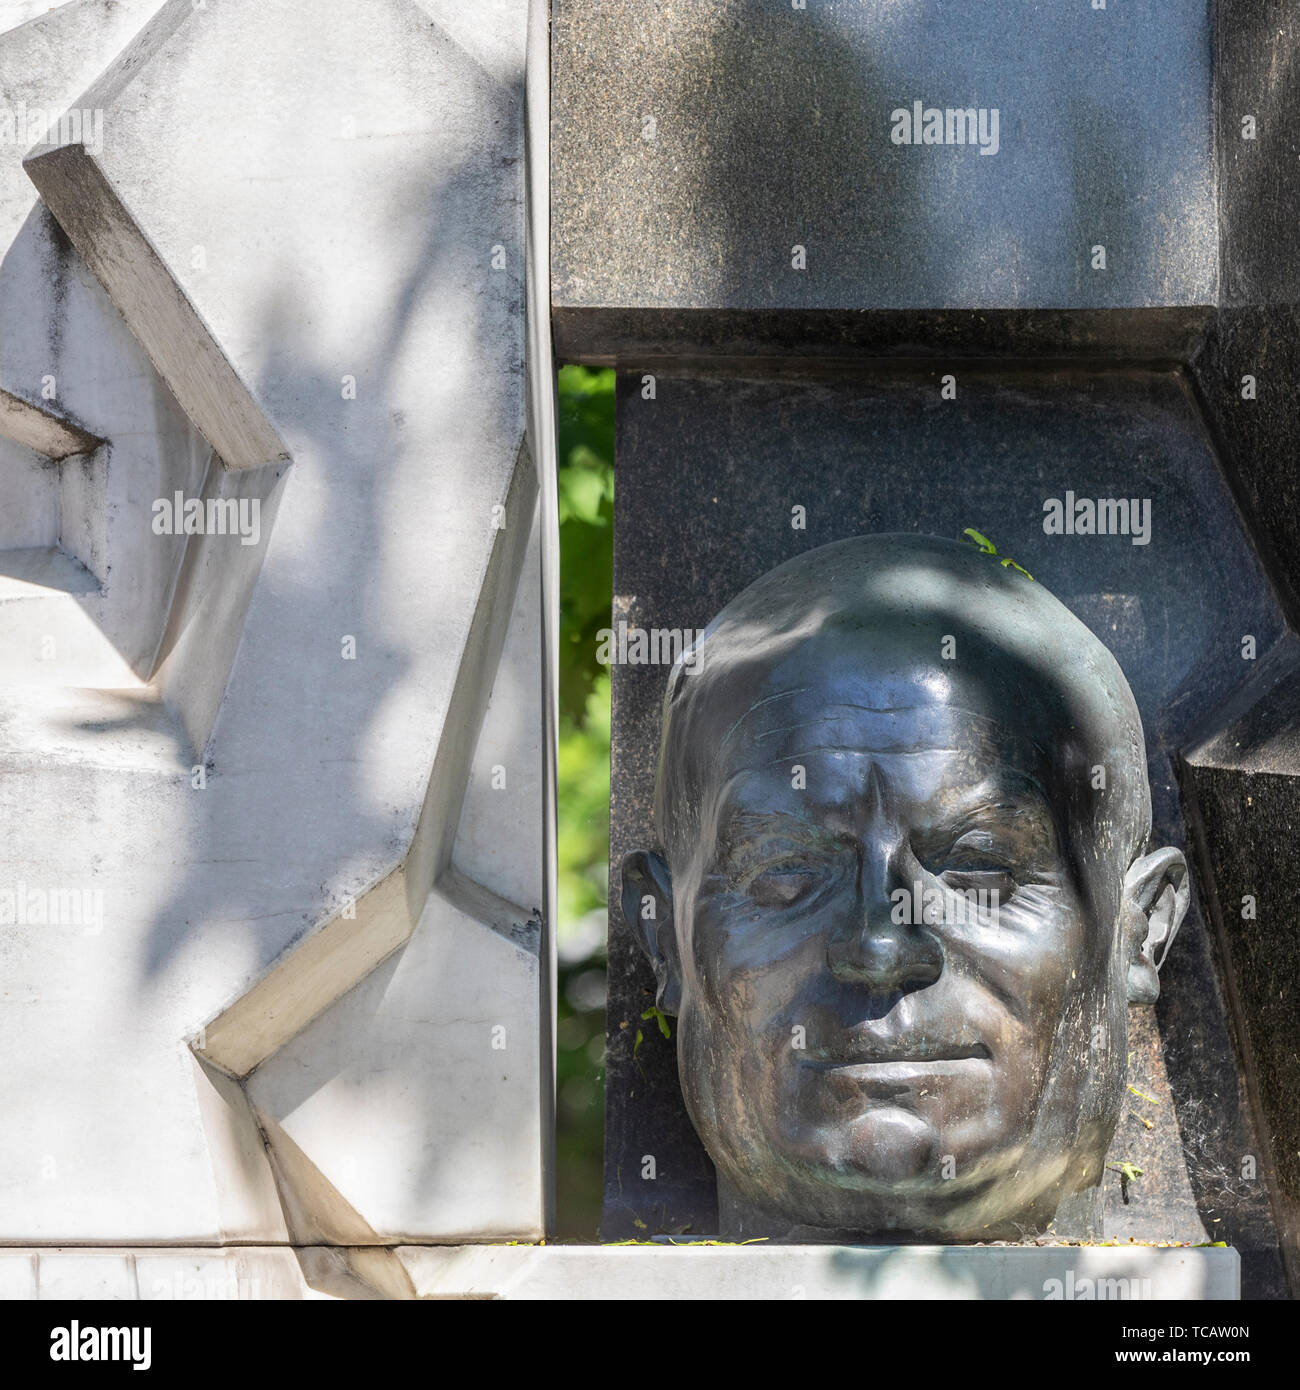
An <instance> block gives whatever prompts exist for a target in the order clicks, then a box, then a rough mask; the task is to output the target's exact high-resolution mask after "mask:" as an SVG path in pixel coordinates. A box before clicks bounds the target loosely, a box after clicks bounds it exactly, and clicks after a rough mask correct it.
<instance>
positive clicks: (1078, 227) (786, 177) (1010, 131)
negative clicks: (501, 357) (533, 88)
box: [551, 0, 1218, 355]
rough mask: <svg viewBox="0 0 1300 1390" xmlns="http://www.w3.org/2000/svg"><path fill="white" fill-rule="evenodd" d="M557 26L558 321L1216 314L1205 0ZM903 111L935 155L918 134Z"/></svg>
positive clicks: (572, 13) (594, 2) (819, 7)
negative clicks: (727, 312)
mask: <svg viewBox="0 0 1300 1390" xmlns="http://www.w3.org/2000/svg"><path fill="white" fill-rule="evenodd" d="M552 23H553V29H552V33H553V49H552V233H551V255H552V296H553V301H554V304H555V306H556V308H557V309H573V310H579V309H609V308H615V309H633V308H707V309H751V310H777V309H797V310H825V309H942V308H966V309H1011V308H1032V309H1044V308H1066V309H1097V308H1108V307H1109V308H1113V307H1133V306H1143V305H1151V306H1178V305H1200V304H1211V303H1214V302H1216V300H1217V282H1218V228H1217V218H1216V211H1215V202H1214V169H1213V151H1212V143H1213V117H1212V107H1211V53H1212V30H1211V24H1210V6H1209V4H1208V3H1206V0H1199V2H1198V3H1180V4H1177V5H1170V4H1168V3H1165V0H1122V3H1112V4H1111V5H1109V6H1108V7H1107V8H1106V9H1104V10H1099V9H1094V8H1092V6H1091V5H1090V4H1088V3H1086V0H1075V3H1069V4H1065V3H1061V2H1060V0H1015V3H1012V4H1008V3H992V0H990V3H985V4H978V5H977V4H953V3H948V0H902V2H900V0H811V3H809V4H808V5H807V6H806V8H804V9H795V8H794V7H793V6H792V5H791V4H790V3H789V0H711V3H708V4H702V3H699V0H555V3H554V5H553V21H552ZM915 103H920V108H921V112H922V117H923V119H922V121H921V136H922V138H929V136H941V137H942V143H912V142H911V136H912V134H913V133H914V131H913V130H905V129H904V126H905V125H910V124H911V123H912V122H913V115H914V111H915V105H914V104H915ZM950 110H951V111H952V112H954V113H963V112H967V111H970V112H972V113H974V114H975V116H976V125H975V129H974V132H973V134H974V141H973V142H972V140H971V139H970V138H968V128H967V122H966V119H965V117H964V116H961V115H960V114H955V115H954V117H953V119H952V120H951V121H950V120H949V117H948V112H949V111H950ZM931 111H933V112H937V113H939V116H940V117H941V120H940V121H939V122H938V124H936V123H935V121H934V119H933V118H931V117H930V116H929V115H928V113H929V112H931ZM995 112H996V113H997V115H996V131H997V138H996V140H994V138H993V133H994V126H995V118H994V113H995ZM981 113H983V114H982V115H981ZM981 121H983V125H982V126H981V125H980V122H981ZM940 127H941V129H940ZM896 134H897V135H898V136H899V137H900V139H901V137H902V136H903V135H904V134H906V135H907V136H908V142H907V143H901V142H899V141H896V139H895V135H896ZM959 137H960V141H961V142H960V143H959V142H958V138H959ZM1098 246H1102V247H1104V248H1105V267H1104V268H1099V267H1098V266H1096V265H1095V264H1094V262H1095V260H1096V257H1095V256H1094V250H1093V248H1094V247H1098ZM798 248H802V252H803V257H802V264H801V263H800V253H799V249H798ZM575 336H576V338H577V341H576V343H575V342H574V341H573V340H574V337H575ZM570 341H571V349H570V350H573V349H574V348H575V347H576V348H577V349H578V350H579V355H580V352H581V349H582V347H583V344H582V342H581V335H580V334H577V335H574V334H572V333H571V334H570Z"/></svg>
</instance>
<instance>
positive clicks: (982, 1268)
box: [0, 1242, 1241, 1302]
mask: <svg viewBox="0 0 1300 1390" xmlns="http://www.w3.org/2000/svg"><path fill="white" fill-rule="evenodd" d="M1240 1296H1241V1261H1240V1259H1239V1257H1238V1255H1237V1252H1236V1251H1235V1250H1230V1249H1227V1248H1224V1247H1211V1246H1196V1247H1189V1246H1183V1247H1176V1248H1157V1247H1153V1246H1140V1245H1120V1246H973V1245H971V1246H960V1245H947V1246H944V1245H913V1246H851V1245H759V1244H755V1245H704V1244H699V1243H690V1242H687V1243H684V1244H680V1245H660V1244H649V1245H545V1246H543V1245H401V1246H388V1247H381V1246H372V1247H365V1248H362V1247H356V1248H349V1247H339V1246H287V1245H279V1246H276V1245H264V1246H227V1247H224V1248H214V1247H207V1248H204V1247H193V1248H178V1247H163V1246H115V1247H91V1246H82V1247H67V1246H64V1247H57V1246H26V1247H12V1246H10V1247H7V1248H2V1249H0V1299H18V1300H46V1299H111V1300H116V1301H131V1302H134V1301H145V1302H148V1301H154V1300H176V1299H185V1300H260V1301H265V1300H279V1299H318V1298H325V1297H341V1298H387V1299H410V1298H417V1299H418V1298H427V1299H484V1298H486V1299H498V1298H500V1299H551V1298H556V1299H560V1298H562V1299H571V1298H578V1299H708V1300H714V1299H733V1298H743V1299H797V1298H813V1299H818V1298H821V1299H836V1300H839V1299H880V1300H891V1299H894V1300H896V1299H960V1300H976V1301H978V1300H1002V1299H1022V1300H1042V1301H1047V1302H1053V1301H1071V1302H1088V1301H1101V1302H1105V1301H1115V1300H1120V1301H1135V1302H1150V1301H1154V1300H1168V1299H1185V1300H1203V1299H1237V1298H1240Z"/></svg>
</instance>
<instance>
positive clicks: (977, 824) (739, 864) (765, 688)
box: [623, 535, 1188, 1240]
mask: <svg viewBox="0 0 1300 1390" xmlns="http://www.w3.org/2000/svg"><path fill="white" fill-rule="evenodd" d="M655 820H656V834H657V837H658V844H657V845H656V846H655V847H653V848H646V849H644V850H640V851H637V852H634V853H632V854H630V855H629V856H628V857H627V859H626V860H625V862H624V865H623V885H624V887H623V910H624V913H625V916H626V918H627V920H628V923H629V925H630V926H631V927H632V928H633V930H634V932H635V933H636V934H637V936H638V938H639V940H640V941H641V942H642V943H643V944H644V946H645V949H646V951H647V953H648V955H649V957H650V959H651V961H652V963H653V965H654V968H655V972H656V977H657V980H658V986H659V1002H660V1007H662V1008H663V1009H664V1011H665V1012H667V1013H670V1014H676V1015H677V1018H678V1026H677V1030H676V1037H677V1048H678V1060H679V1066H680V1073H681V1077H682V1086H683V1091H684V1094H685V1099H686V1103H687V1107H688V1109H689V1111H690V1114H691V1117H692V1120H693V1121H694V1124H695V1126H696V1129H697V1130H698V1132H699V1134H700V1136H701V1138H702V1139H703V1141H704V1144H705V1146H706V1147H707V1149H708V1151H709V1153H710V1155H711V1156H712V1158H713V1160H714V1162H715V1164H716V1166H717V1169H718V1176H719V1188H720V1195H721V1196H722V1198H723V1200H722V1203H721V1207H722V1212H723V1220H724V1224H725V1226H726V1227H727V1231H726V1233H727V1234H731V1235H752V1234H769V1235H774V1236H778V1237H781V1236H785V1237H789V1238H810V1237H813V1238H815V1237H818V1236H824V1237H828V1238H829V1237H834V1238H839V1239H843V1238H845V1237H846V1236H862V1237H868V1236H884V1237H885V1238H891V1239H900V1238H916V1239H940V1240H987V1239H993V1238H1008V1237H1009V1238H1015V1237H1016V1236H1017V1235H1023V1234H1028V1233H1031V1232H1037V1231H1041V1230H1043V1229H1045V1228H1047V1226H1048V1225H1049V1223H1050V1222H1051V1221H1052V1219H1053V1217H1054V1215H1055V1214H1056V1213H1057V1211H1058V1208H1060V1209H1064V1208H1065V1207H1066V1206H1068V1205H1070V1204H1071V1203H1073V1204H1077V1203H1078V1202H1079V1201H1080V1195H1079V1194H1083V1198H1084V1199H1085V1200H1086V1194H1088V1192H1089V1191H1090V1190H1091V1189H1093V1188H1095V1185H1096V1184H1097V1182H1098V1180H1099V1178H1100V1176H1101V1172H1102V1168H1103V1164H1104V1161H1105V1154H1106V1149H1107V1145H1108V1143H1109V1141H1110V1138H1111V1135H1112V1134H1113V1132H1114V1128H1115V1123H1116V1119H1117V1115H1118V1112H1119V1106H1120V1098H1121V1094H1122V1091H1123V1087H1124V1077H1125V1055H1126V1038H1127V1028H1126V1008H1127V1005H1128V1004H1129V1003H1130V1002H1137V1003H1149V1002H1151V1001H1152V1000H1154V999H1155V997H1156V995H1157V993H1158V988H1159V986H1158V980H1157V969H1158V966H1159V964H1160V963H1161V961H1162V960H1163V957H1164V953H1165V952H1166V951H1167V949H1168V946H1169V943H1170V942H1171V940H1172V938H1173V936H1174V933H1175V932H1176V930H1177V928H1178V924H1179V922H1180V921H1181V919H1182V916H1183V913H1184V911H1185V910H1186V906H1187V894H1188V884H1187V869H1186V864H1185V861H1184V859H1183V855H1182V854H1181V853H1180V852H1179V851H1178V850H1177V849H1173V848H1157V849H1154V850H1151V849H1149V848H1148V845H1147V839H1148V836H1149V834H1150V829H1151V801H1150V790H1149V787H1148V783H1147V771H1146V752H1145V747H1144V742H1143V735H1142V727H1141V722H1140V719H1139V717H1138V712H1137V708H1136V706H1135V704H1134V702H1133V697H1132V695H1131V693H1130V691H1129V688H1128V685H1127V683H1126V681H1125V679H1124V676H1123V673H1122V672H1121V671H1120V669H1119V666H1118V665H1117V664H1116V662H1115V660H1114V658H1113V657H1112V656H1111V655H1110V653H1109V652H1108V651H1107V650H1106V648H1105V647H1104V646H1103V645H1102V644H1101V643H1100V642H1099V641H1098V640H1097V638H1096V637H1094V636H1093V635H1092V633H1091V632H1090V631H1089V630H1088V629H1087V628H1086V627H1085V626H1084V625H1083V624H1082V623H1081V622H1079V621H1078V619H1076V618H1075V617H1074V616H1073V615H1072V614H1071V613H1070V612H1069V610H1068V609H1066V608H1065V607H1064V606H1063V605H1062V604H1061V603H1059V602H1058V601H1057V600H1056V599H1055V598H1053V597H1052V595H1051V594H1050V593H1049V592H1048V591H1047V590H1046V589H1045V588H1044V587H1043V586H1042V584H1041V583H1036V582H1034V581H1033V580H1031V579H1029V578H1028V577H1026V576H1025V575H1024V574H1022V573H1018V572H1016V571H1015V570H1014V569H1010V568H1007V567H1004V566H1003V565H1001V564H1000V563H999V561H998V559H997V558H996V557H994V556H991V555H987V554H983V553H981V552H980V551H978V550H976V549H974V548H973V547H970V546H966V545H962V544H959V543H956V542H952V541H946V540H939V539H934V538H929V537H920V536H911V535H876V536H865V537H859V538H856V539H853V540H849V541H843V542H839V543H836V544H833V545H828V546H824V547H822V548H821V549H818V550H813V551H810V552H808V553H807V554H805V555H802V556H800V557H798V558H797V559H795V560H792V561H790V562H788V563H787V564H784V565H782V566H780V567H779V568H777V569H775V570H772V571H770V572H769V573H768V574H766V575H764V576H763V577H762V578H761V579H759V580H758V581H757V582H756V583H754V584H752V585H751V586H750V587H749V588H748V589H746V590H745V591H744V592H743V593H742V594H741V595H740V596H739V597H738V598H736V599H735V600H734V601H733V602H732V603H730V604H729V605H728V606H727V607H726V608H725V609H724V610H723V611H722V613H720V614H719V615H718V616H717V618H715V619H714V621H713V622H712V623H711V624H710V626H709V628H708V629H707V631H706V633H705V635H704V636H703V638H702V639H701V640H700V642H699V643H698V645H697V648H696V650H695V651H694V653H692V654H691V656H690V659H689V660H685V661H682V662H679V663H678V665H677V666H676V667H675V668H674V670H673V672H672V675H671V678H670V680H669V683H668V690H667V694H666V697H665V703H664V718H663V737H662V745H661V750H660V764H659V774H658V781H657V786H656V795H655Z"/></svg>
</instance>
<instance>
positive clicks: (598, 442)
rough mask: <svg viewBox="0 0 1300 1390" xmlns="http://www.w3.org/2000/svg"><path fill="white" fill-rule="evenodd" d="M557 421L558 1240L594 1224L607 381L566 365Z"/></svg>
mask: <svg viewBox="0 0 1300 1390" xmlns="http://www.w3.org/2000/svg"><path fill="white" fill-rule="evenodd" d="M559 406H560V410H559V424H560V472H559V494H560V746H559V751H558V769H557V770H558V782H559V785H558V789H557V793H558V797H557V799H558V803H559V805H558V810H559V842H558V845H557V856H558V859H559V883H558V890H559V892H558V896H559V922H558V924H557V936H558V943H559V947H560V957H561V959H560V966H559V971H558V979H557V982H556V983H557V986H558V995H559V998H558V1008H557V1032H556V1093H557V1101H558V1103H557V1112H556V1141H557V1159H558V1178H557V1189H558V1191H557V1198H558V1202H557V1206H558V1213H557V1234H558V1235H560V1236H561V1237H569V1238H574V1237H577V1238H582V1239H586V1240H592V1239H594V1238H595V1236H596V1229H597V1223H598V1221H599V1218H600V1192H601V1152H602V1146H603V1142H604V1114H605V1107H604V1085H605V1078H604V1042H605V1013H604V1009H603V1008H601V1007H600V1005H599V1002H597V1001H596V1000H594V999H593V989H592V984H593V981H597V982H598V981H599V978H600V976H601V975H602V973H603V970H604V963H605V932H604V915H605V900H606V896H607V883H608V878H609V864H608V859H609V714H610V682H609V672H608V670H606V669H603V668H602V667H601V666H600V665H599V663H598V662H597V661H596V651H597V647H598V633H599V632H600V629H601V628H604V627H609V626H610V610H611V604H612V600H613V583H614V580H613V574H614V570H613V542H614V525H613V523H614V506H613V503H614V373H613V372H612V371H600V372H595V371H589V370H588V369H587V368H585V367H565V368H563V369H562V370H561V371H560V374H559Z"/></svg>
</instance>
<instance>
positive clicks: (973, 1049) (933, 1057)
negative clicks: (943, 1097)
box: [804, 1040, 989, 1071]
mask: <svg viewBox="0 0 1300 1390" xmlns="http://www.w3.org/2000/svg"><path fill="white" fill-rule="evenodd" d="M988 1060H989V1050H988V1048H987V1047H985V1045H984V1044H983V1043H980V1042H976V1043H956V1044H953V1043H942V1042H931V1041H929V1040H923V1041H920V1042H915V1043H902V1042H895V1043H870V1042H866V1041H863V1042H861V1043H857V1044H855V1045H853V1046H851V1047H847V1048H837V1049H831V1048H817V1049H815V1050H814V1051H813V1052H812V1054H811V1055H810V1056H809V1057H808V1058H807V1059H806V1060H805V1061H804V1065H805V1066H808V1067H813V1068H815V1069H816V1070H818V1071H834V1070H836V1069H838V1068H841V1067H873V1066H874V1067H896V1066H899V1065H906V1066H913V1067H916V1066H941V1065H944V1064H947V1063H951V1062H976V1061H978V1062H987V1061H988Z"/></svg>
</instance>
